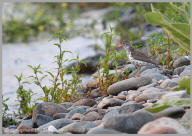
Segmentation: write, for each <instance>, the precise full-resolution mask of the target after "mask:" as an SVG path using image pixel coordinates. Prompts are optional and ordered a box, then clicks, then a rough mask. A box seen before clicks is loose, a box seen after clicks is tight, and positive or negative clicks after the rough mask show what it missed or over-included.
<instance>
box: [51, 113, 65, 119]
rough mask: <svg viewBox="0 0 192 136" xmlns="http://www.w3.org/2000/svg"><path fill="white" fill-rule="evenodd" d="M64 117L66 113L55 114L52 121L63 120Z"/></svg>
mask: <svg viewBox="0 0 192 136" xmlns="http://www.w3.org/2000/svg"><path fill="white" fill-rule="evenodd" d="M66 115H67V113H55V114H54V115H53V119H54V120H55V119H61V118H65V117H66Z"/></svg>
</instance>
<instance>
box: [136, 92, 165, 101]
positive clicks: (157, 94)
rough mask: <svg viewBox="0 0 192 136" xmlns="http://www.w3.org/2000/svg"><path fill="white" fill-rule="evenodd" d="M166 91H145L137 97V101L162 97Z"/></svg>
mask: <svg viewBox="0 0 192 136" xmlns="http://www.w3.org/2000/svg"><path fill="white" fill-rule="evenodd" d="M164 94H165V92H153V93H143V94H140V95H139V96H137V97H136V98H135V101H136V102H142V101H147V100H153V99H160V98H161V97H162V95H164Z"/></svg>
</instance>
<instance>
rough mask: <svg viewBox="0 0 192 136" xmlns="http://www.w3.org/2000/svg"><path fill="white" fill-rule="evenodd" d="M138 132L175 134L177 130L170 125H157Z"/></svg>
mask: <svg viewBox="0 0 192 136" xmlns="http://www.w3.org/2000/svg"><path fill="white" fill-rule="evenodd" d="M140 134H177V131H176V130H175V129H173V128H170V127H159V128H154V129H152V130H148V131H145V132H142V133H140Z"/></svg>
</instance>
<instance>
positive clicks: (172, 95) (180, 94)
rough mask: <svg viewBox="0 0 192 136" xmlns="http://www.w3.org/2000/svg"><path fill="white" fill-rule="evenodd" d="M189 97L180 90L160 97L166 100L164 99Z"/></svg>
mask: <svg viewBox="0 0 192 136" xmlns="http://www.w3.org/2000/svg"><path fill="white" fill-rule="evenodd" d="M189 97H190V96H189V95H188V94H187V93H186V91H185V90H181V91H173V92H168V93H166V94H165V95H163V96H162V99H166V98H189Z"/></svg>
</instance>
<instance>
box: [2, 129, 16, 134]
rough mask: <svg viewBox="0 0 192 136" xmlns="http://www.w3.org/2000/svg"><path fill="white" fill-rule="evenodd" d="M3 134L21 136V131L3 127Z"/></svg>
mask: <svg viewBox="0 0 192 136" xmlns="http://www.w3.org/2000/svg"><path fill="white" fill-rule="evenodd" d="M2 133H3V134H19V130H18V129H9V128H4V127H2Z"/></svg>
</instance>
